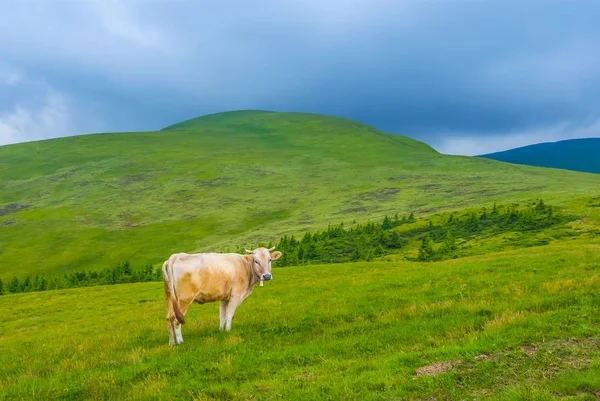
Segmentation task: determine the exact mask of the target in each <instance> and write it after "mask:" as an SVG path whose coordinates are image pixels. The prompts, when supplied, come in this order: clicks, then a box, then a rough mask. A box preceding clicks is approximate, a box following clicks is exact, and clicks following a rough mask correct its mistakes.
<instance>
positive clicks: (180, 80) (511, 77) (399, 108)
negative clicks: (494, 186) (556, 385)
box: [0, 0, 600, 154]
mask: <svg viewBox="0 0 600 401" xmlns="http://www.w3.org/2000/svg"><path fill="white" fill-rule="evenodd" d="M29 7H35V9H36V12H31V10H30V9H29ZM599 12H600V4H599V3H597V2H595V1H579V2H559V1H537V0H530V1H525V2H518V3H517V2H505V1H500V0H489V1H483V0H482V1H475V0H472V1H469V0H455V1H450V0H447V1H443V0H439V1H434V0H430V1H416V0H415V1H396V0H390V1H376V0H356V1H351V0H344V1H342V0H339V1H335V0H330V1H318V0H305V1H300V0H290V1H286V2H282V1H279V0H270V1H259V2H252V3H250V2H245V1H241V0H238V1H221V2H193V1H191V0H190V1H188V0H179V1H175V2H167V1H161V0H151V1H141V0H133V1H127V2H125V1H117V0H112V1H106V0H104V1H101V0H86V1H81V2H63V3H56V2H53V3H52V4H51V3H50V2H46V1H42V0H30V1H27V2H20V3H16V2H12V3H9V4H7V5H5V6H3V13H2V14H1V15H0V38H2V39H0V60H2V61H4V63H1V64H0V93H4V94H0V127H5V128H3V130H4V131H2V132H10V138H13V140H16V141H23V140H30V139H32V138H34V137H40V135H44V136H43V137H52V136H62V135H71V134H75V133H81V132H96V131H124V130H150V129H158V128H162V127H163V126H166V125H169V124H171V123H174V122H177V121H179V120H182V119H185V118H191V117H195V116H197V115H200V114H205V113H212V112H218V111H226V110H233V109H246V108H251V109H270V110H279V111H307V112H316V113H324V114H333V115H339V116H344V117H348V118H354V119H357V120H360V121H361V122H364V123H367V124H371V125H374V126H376V127H377V128H379V129H382V130H385V131H388V132H395V133H400V134H404V135H409V136H413V137H415V138H418V139H422V140H425V141H427V142H428V143H430V144H432V145H433V146H434V147H436V148H438V149H440V150H441V151H445V152H450V153H459V154H478V153H483V152H488V151H494V150H500V148H504V147H505V146H506V144H509V143H518V144H527V143H531V142H537V141H543V140H547V139H552V140H556V139H557V138H558V139H560V138H567V137H570V136H572V135H574V134H577V133H582V135H583V133H585V135H595V134H594V133H593V132H592V131H593V130H592V129H591V128H590V127H596V125H594V124H595V122H596V121H598V120H599V119H600V115H599V114H600V112H599V110H600V108H599V107H598V106H599V105H600V91H599V89H600V72H599V70H598V68H597V66H598V65H599V61H600V56H599V55H600V28H598V27H597V23H596V19H595V17H594V16H595V15H598V13H599ZM3 65H4V67H2V66H3ZM23 77H27V79H24V78H23ZM34 81H35V82H37V83H38V84H36V85H33V84H31V82H34ZM9 87H10V88H12V89H6V88H9ZM16 88H18V89H16ZM50 94H51V95H50ZM40 98H41V99H46V100H45V103H44V101H41V103H40V100H39V99H40ZM36 99H37V100H36ZM56 99H62V100H61V101H57V100H56ZM36 102H37V103H36ZM57 104H61V107H60V110H62V112H61V113H60V115H61V116H64V117H61V121H62V122H61V123H60V124H58V123H56V124H54V123H53V124H50V123H43V122H44V121H46V120H47V119H46V118H44V117H43V115H44V113H43V110H45V109H44V107H46V106H48V105H50V106H48V107H51V106H52V105H54V106H52V107H55V108H56V106H57ZM15 115H19V116H24V115H27V116H29V117H30V119H31V120H32V121H37V122H38V123H37V124H36V125H31V124H24V123H18V124H17V123H16V122H15V121H21V120H19V119H15ZM53 115H57V114H53ZM6 127H8V128H6ZM15 127H18V129H16V128H15ZM32 127H35V128H32ZM578 127H579V128H578ZM581 127H583V128H581ZM594 129H595V128H594ZM597 135H599V136H600V133H599V134H597ZM7 137H9V136H8V135H7V134H2V136H0V142H1V141H4V143H7V142H6V139H5V138H7Z"/></svg>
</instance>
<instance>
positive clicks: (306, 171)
mask: <svg viewBox="0 0 600 401" xmlns="http://www.w3.org/2000/svg"><path fill="white" fill-rule="evenodd" d="M0 182H1V185H2V188H0V189H1V192H0V278H3V279H5V280H8V279H9V278H11V277H12V276H13V275H16V276H18V277H24V276H26V275H30V274H35V273H37V272H49V273H56V272H65V271H73V270H80V269H91V270H94V269H102V268H106V267H112V266H114V265H115V264H116V263H118V262H120V261H124V260H127V261H129V262H131V263H132V264H134V265H138V266H139V265H143V264H146V263H150V264H153V265H155V266H156V265H158V264H159V263H161V262H162V261H163V260H164V259H165V258H166V257H168V255H170V254H171V253H173V252H179V251H187V252H191V251H201V250H226V249H228V248H229V249H239V248H240V247H241V246H246V247H251V246H254V245H255V244H257V243H258V242H263V241H269V240H275V239H277V238H279V237H280V236H281V235H283V234H292V233H293V234H301V233H303V232H305V231H308V230H312V229H322V228H326V227H327V226H328V225H329V224H339V223H340V222H352V221H353V220H357V221H359V222H361V221H362V222H364V221H366V220H368V219H381V218H383V216H384V215H385V214H390V215H393V214H395V213H400V214H408V213H411V212H414V213H415V214H416V215H417V216H422V215H427V214H432V213H436V212H441V211H447V210H452V209H463V208H465V207H469V206H477V207H480V206H482V205H486V204H487V205H491V204H492V203H493V202H494V201H497V202H503V203H510V202H525V201H533V200H535V199H538V198H540V197H543V198H544V200H545V201H548V202H551V203H553V204H555V205H556V206H559V207H560V206H565V205H567V204H570V203H571V202H572V199H575V198H577V197H579V196H589V195H594V194H597V193H598V188H599V185H598V184H599V183H600V180H599V178H598V176H597V175H593V174H584V173H575V172H570V171H559V170H546V169H540V168H535V167H529V166H521V165H510V164H505V163H500V162H496V161H492V160H487V159H482V158H471V157H459V156H446V155H441V154H439V153H438V152H436V151H434V150H433V149H432V148H431V147H429V146H428V145H426V144H423V143H421V142H418V141H415V140H413V139H410V138H407V137H403V136H398V135H391V134H387V133H382V132H380V131H377V130H376V129H374V128H372V127H369V126H366V125H363V124H360V123H358V122H355V121H351V120H347V119H342V118H335V117H327V116H321V115H313V114H301V113H273V112H263V111H242V112H230V113H220V114H214V115H210V116H204V117H200V118H198V119H193V120H189V121H186V122H183V123H180V124H176V125H173V126H170V127H167V128H166V129H164V130H161V131H156V132H143V133H105V134H94V135H81V136H76V137H68V138H61V139H52V140H45V141H39V142H30V143H24V144H18V145H10V146H3V147H0Z"/></svg>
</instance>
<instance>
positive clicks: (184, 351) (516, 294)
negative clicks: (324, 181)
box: [0, 239, 600, 400]
mask: <svg viewBox="0 0 600 401" xmlns="http://www.w3.org/2000/svg"><path fill="white" fill-rule="evenodd" d="M599 288H600V240H593V239H591V240H590V239H587V240H586V241H581V240H579V239H575V240H570V241H559V242H555V243H552V244H550V245H545V246H540V247H530V248H526V249H517V250H506V251H503V252H493V253H487V254H486V255H482V256H472V257H467V258H461V259H455V260H450V261H443V262H433V263H416V262H406V261H392V262H370V263H367V262H360V263H351V264H332V265H313V266H305V267H289V268H278V269H275V270H274V280H273V281H272V282H269V283H267V284H266V285H265V287H263V288H258V287H257V288H256V289H255V291H254V293H253V294H252V295H251V296H250V297H249V298H248V299H246V300H245V301H244V303H243V304H242V305H241V306H240V308H239V309H238V311H237V313H236V317H235V319H234V321H233V328H232V331H231V332H230V333H223V332H219V331H218V304H208V305H203V306H200V305H193V306H192V307H191V308H190V311H189V312H188V315H187V321H188V323H187V324H186V325H185V326H184V328H183V336H184V343H183V344H182V345H181V346H179V347H169V346H168V345H167V341H168V333H167V329H166V323H165V319H164V317H165V307H164V301H163V288H162V284H160V283H144V284H128V285H117V286H100V287H91V288H79V289H70V290H57V291H47V292H39V293H27V294H15V295H5V296H2V297H0V315H1V316H2V319H1V320H0V334H1V335H0V397H1V398H2V399H7V400H18V399H73V400H75V399H109V398H110V399H144V400H146V399H193V400H247V399H260V400H270V399H301V400H315V399H324V400H328V399H329V400H341V399H352V400H354V399H361V400H400V399H402V400H406V399H423V400H432V399H438V400H442V399H443V400H464V399H498V400H500V399H502V400H507V399H508V400H555V399H556V400H558V399H560V400H594V399H597V398H598V397H599V396H600V313H599V312H600V291H599V290H598V289H599Z"/></svg>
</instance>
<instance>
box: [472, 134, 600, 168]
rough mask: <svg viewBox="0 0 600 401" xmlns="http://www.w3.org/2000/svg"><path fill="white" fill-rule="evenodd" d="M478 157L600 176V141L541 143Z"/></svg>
mask: <svg viewBox="0 0 600 401" xmlns="http://www.w3.org/2000/svg"><path fill="white" fill-rule="evenodd" d="M478 157H484V158H486V159H493V160H499V161H502V162H508V163H516V164H525V165H529V166H539V167H552V168H560V169H565V170H574V171H583V172H588V173H596V174H600V138H585V139H569V140H565V141H558V142H546V143H538V144H535V145H529V146H523V147H520V148H515V149H510V150H506V151H503V152H496V153H489V154H485V155H481V156H478Z"/></svg>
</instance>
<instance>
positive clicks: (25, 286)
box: [21, 276, 31, 292]
mask: <svg viewBox="0 0 600 401" xmlns="http://www.w3.org/2000/svg"><path fill="white" fill-rule="evenodd" d="M29 290H31V279H30V278H29V276H27V278H26V279H25V281H23V284H21V292H27V291H29Z"/></svg>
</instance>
